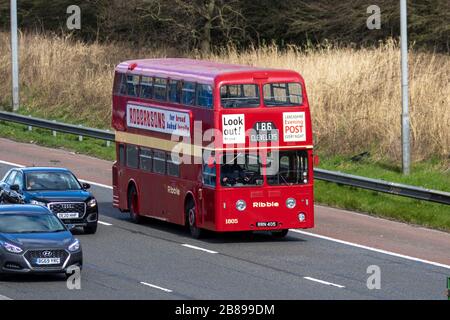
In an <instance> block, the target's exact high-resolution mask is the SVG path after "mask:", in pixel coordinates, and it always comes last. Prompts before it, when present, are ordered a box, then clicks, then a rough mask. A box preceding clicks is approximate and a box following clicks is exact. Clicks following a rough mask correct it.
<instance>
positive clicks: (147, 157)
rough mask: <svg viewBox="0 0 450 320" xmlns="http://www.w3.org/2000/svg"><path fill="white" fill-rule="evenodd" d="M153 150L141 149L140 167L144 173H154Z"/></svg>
mask: <svg viewBox="0 0 450 320" xmlns="http://www.w3.org/2000/svg"><path fill="white" fill-rule="evenodd" d="M152 161H153V158H152V150H150V149H147V148H141V150H140V153H139V167H140V169H142V170H144V171H148V172H151V171H152Z"/></svg>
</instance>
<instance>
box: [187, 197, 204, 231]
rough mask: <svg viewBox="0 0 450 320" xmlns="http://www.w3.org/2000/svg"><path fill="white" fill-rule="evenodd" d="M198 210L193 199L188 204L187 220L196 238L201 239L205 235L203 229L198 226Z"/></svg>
mask: <svg viewBox="0 0 450 320" xmlns="http://www.w3.org/2000/svg"><path fill="white" fill-rule="evenodd" d="M196 219H197V218H196V210H195V204H194V202H193V201H190V202H189V203H188V205H187V206H186V221H187V225H188V227H189V231H190V232H191V236H192V237H193V238H194V239H200V238H201V237H202V236H203V233H204V232H203V230H202V229H200V228H198V227H197V220H196Z"/></svg>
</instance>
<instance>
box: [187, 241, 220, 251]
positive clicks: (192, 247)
mask: <svg viewBox="0 0 450 320" xmlns="http://www.w3.org/2000/svg"><path fill="white" fill-rule="evenodd" d="M182 246H183V247H186V248H191V249H194V250H199V251H204V252H208V253H218V252H217V251H213V250H208V249H205V248H200V247H196V246H193V245H190V244H186V243H185V244H182Z"/></svg>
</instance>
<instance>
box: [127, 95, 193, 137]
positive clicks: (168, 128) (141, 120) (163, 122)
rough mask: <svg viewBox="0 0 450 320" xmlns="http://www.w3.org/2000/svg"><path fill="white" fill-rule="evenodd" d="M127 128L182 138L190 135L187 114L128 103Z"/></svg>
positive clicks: (189, 122) (189, 123)
mask: <svg viewBox="0 0 450 320" xmlns="http://www.w3.org/2000/svg"><path fill="white" fill-rule="evenodd" d="M127 126H128V127H129V128H130V127H131V128H139V129H144V130H150V131H157V132H162V133H168V134H174V135H177V136H182V137H189V136H190V135H191V121H190V117H189V113H187V112H180V111H173V110H167V109H161V108H152V107H145V106H139V105H135V104H130V103H129V104H127Z"/></svg>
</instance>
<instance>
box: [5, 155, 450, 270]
mask: <svg viewBox="0 0 450 320" xmlns="http://www.w3.org/2000/svg"><path fill="white" fill-rule="evenodd" d="M0 163H2V164H6V165H9V166H13V167H14V166H15V167H21V168H23V167H25V166H23V165H21V164H17V163H12V162H8V161H3V160H0ZM80 181H84V182H87V183H90V184H92V185H95V186H99V187H103V188H107V189H112V187H111V186H108V185H104V184H101V183H96V182H89V181H87V180H80ZM291 231H292V232H296V233H301V234H305V235H308V236H311V237H316V238H320V239H324V240H328V241H333V242H337V243H340V244H345V245H348V246H352V247H356V248H361V249H366V250H370V251H374V252H378V253H383V254H386V255H390V256H394V257H398V258H403V259H407V260H411V261H416V262H421V263H425V264H429V265H432V266H436V267H441V268H446V269H450V265H446V264H443V263H438V262H434V261H429V260H424V259H420V258H416V257H411V256H407V255H403V254H399V253H395V252H391V251H387V250H382V249H377V248H373V247H369V246H364V245H361V244H357V243H353V242H348V241H344V240H339V239H335V238H331V237H327V236H322V235H320V234H315V233H311V232H306V231H300V230H296V229H291ZM185 246H187V247H189V246H188V245H185ZM193 249H194V248H193ZM204 250H205V251H207V252H208V251H210V250H206V249H204ZM213 252H214V253H217V252H215V251H212V252H211V253H213Z"/></svg>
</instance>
